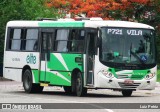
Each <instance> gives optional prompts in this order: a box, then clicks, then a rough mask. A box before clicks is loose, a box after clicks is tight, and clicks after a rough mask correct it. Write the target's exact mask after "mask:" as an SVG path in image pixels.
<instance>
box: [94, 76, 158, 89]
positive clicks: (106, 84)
mask: <svg viewBox="0 0 160 112" xmlns="http://www.w3.org/2000/svg"><path fill="white" fill-rule="evenodd" d="M125 80H126V79H117V78H112V79H109V78H107V77H105V76H104V75H99V77H98V85H97V87H98V88H111V89H133V90H152V89H155V86H156V76H155V77H153V78H152V79H150V80H146V79H142V80H133V81H134V83H133V84H125V83H124V81H125Z"/></svg>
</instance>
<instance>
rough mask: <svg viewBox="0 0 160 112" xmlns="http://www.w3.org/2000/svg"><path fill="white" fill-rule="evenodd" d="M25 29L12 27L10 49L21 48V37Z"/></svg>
mask: <svg viewBox="0 0 160 112" xmlns="http://www.w3.org/2000/svg"><path fill="white" fill-rule="evenodd" d="M22 35H23V31H22V29H18V28H17V29H11V30H10V36H9V47H8V49H10V50H21V39H22Z"/></svg>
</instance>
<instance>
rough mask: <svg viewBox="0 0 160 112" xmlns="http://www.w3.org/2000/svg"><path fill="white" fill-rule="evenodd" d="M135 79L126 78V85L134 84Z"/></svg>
mask: <svg viewBox="0 0 160 112" xmlns="http://www.w3.org/2000/svg"><path fill="white" fill-rule="evenodd" d="M133 83H134V81H133V80H125V81H124V84H126V85H133Z"/></svg>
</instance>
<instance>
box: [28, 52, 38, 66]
mask: <svg viewBox="0 0 160 112" xmlns="http://www.w3.org/2000/svg"><path fill="white" fill-rule="evenodd" d="M26 62H27V63H28V64H36V56H34V55H33V54H32V53H30V54H29V55H28V56H27V58H26Z"/></svg>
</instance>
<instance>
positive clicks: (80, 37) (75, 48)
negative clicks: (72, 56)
mask: <svg viewBox="0 0 160 112" xmlns="http://www.w3.org/2000/svg"><path fill="white" fill-rule="evenodd" d="M70 43H71V47H70V51H71V52H83V51H84V30H72V32H71V40H70Z"/></svg>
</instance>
